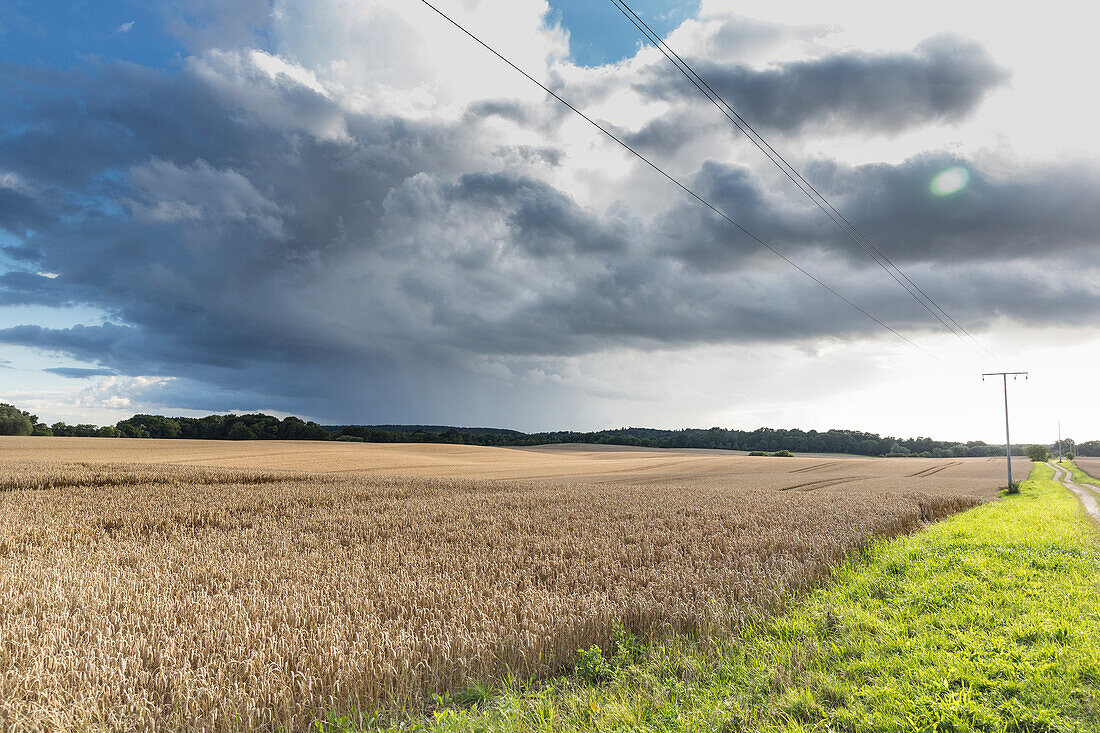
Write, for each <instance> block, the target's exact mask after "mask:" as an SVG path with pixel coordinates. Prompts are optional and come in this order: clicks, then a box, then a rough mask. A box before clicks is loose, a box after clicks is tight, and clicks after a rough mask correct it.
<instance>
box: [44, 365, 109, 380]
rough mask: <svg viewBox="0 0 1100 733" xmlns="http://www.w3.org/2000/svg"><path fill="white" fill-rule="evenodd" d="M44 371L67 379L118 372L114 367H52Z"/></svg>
mask: <svg viewBox="0 0 1100 733" xmlns="http://www.w3.org/2000/svg"><path fill="white" fill-rule="evenodd" d="M42 371H44V372H49V373H50V374H56V375H57V376H59V377H65V378H66V379H90V378H92V377H106V376H111V375H114V374H117V373H118V372H116V371H115V370H114V369H85V368H82V367H50V368H48V369H43V370H42Z"/></svg>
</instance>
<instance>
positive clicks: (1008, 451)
mask: <svg viewBox="0 0 1100 733" xmlns="http://www.w3.org/2000/svg"><path fill="white" fill-rule="evenodd" d="M1021 374H1023V375H1024V379H1025V380H1026V379H1027V372H986V373H985V374H983V375H982V381H983V382H984V381H985V378H986V377H1000V378H1001V381H1003V382H1004V388H1005V459H1006V460H1007V461H1008V488H1010V489H1011V488H1012V439H1011V438H1010V437H1009V435H1008V378H1009V377H1012V379H1013V380H1015V379H1016V378H1017V377H1019V376H1020V375H1021Z"/></svg>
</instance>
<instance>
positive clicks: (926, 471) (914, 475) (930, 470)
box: [908, 461, 962, 478]
mask: <svg viewBox="0 0 1100 733" xmlns="http://www.w3.org/2000/svg"><path fill="white" fill-rule="evenodd" d="M961 465H962V461H952V462H951V463H947V464H943V465H940V466H932V467H931V468H926V469H924V470H923V471H917V472H916V473H911V474H909V476H908V478H927V477H928V476H934V475H936V474H937V473H939V472H940V471H946V470H947V469H949V468H954V467H955V466H961Z"/></svg>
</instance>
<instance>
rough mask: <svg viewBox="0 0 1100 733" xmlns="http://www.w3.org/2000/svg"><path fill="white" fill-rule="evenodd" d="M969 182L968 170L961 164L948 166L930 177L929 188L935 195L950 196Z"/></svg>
mask: <svg viewBox="0 0 1100 733" xmlns="http://www.w3.org/2000/svg"><path fill="white" fill-rule="evenodd" d="M969 182H970V171H968V170H967V169H966V168H963V167H962V166H956V167H954V168H948V169H947V170H945V171H944V172H943V173H940V174H939V175H938V176H936V177H935V178H933V179H932V183H931V184H929V186H928V187H929V188H930V189H931V190H932V193H933V194H935V195H936V196H950V195H951V194H953V193H955V192H956V191H959V190H960V189H962V188H965V187H966V184H967V183H969Z"/></svg>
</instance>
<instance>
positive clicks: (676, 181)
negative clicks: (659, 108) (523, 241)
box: [420, 0, 947, 364]
mask: <svg viewBox="0 0 1100 733" xmlns="http://www.w3.org/2000/svg"><path fill="white" fill-rule="evenodd" d="M420 2H422V3H423V4H424V5H427V6H428V7H429V8H431V9H432V10H433V11H435V12H436V14H438V15H439V16H440V17H441V18H443V19H444V20H446V21H447V22H448V23H450V24H451V25H453V26H454V27H455V28H457V29H458V30H460V31H462V32H463V33H464V34H466V35H467V36H469V37H470V38H471V39H472V40H473V41H475V42H476V43H477V44H478V45H480V46H481V47H482V48H484V49H485V50H487V51H489V53H491V54H493V55H494V56H496V57H497V58H498V59H500V60H501V61H503V62H504V63H505V64H507V65H508V66H510V67H511V68H512V69H513V70H515V71H516V72H518V73H519V74H521V75H522V76H523V77H525V78H526V79H527V80H528V81H530V82H531V83H532V84H534V85H536V86H538V87H539V88H540V89H542V90H543V91H544V92H546V93H547V94H548V95H550V96H551V97H553V98H554V99H556V100H557V101H558V102H560V103H561V104H563V105H564V106H565V107H567V108H569V109H570V110H571V111H573V112H574V113H576V114H577V115H579V116H580V117H581V118H582V119H583V120H584V121H585V122H587V123H588V124H590V125H592V126H593V127H595V128H596V129H597V130H599V131H600V132H602V133H603V134H604V135H606V136H607V137H609V138H611V139H612V140H614V141H615V142H617V143H618V144H619V145H621V146H622V147H623V148H625V149H626V150H628V151H629V152H630V153H632V154H633V155H634V156H635V157H636V158H638V159H639V160H641V161H642V162H643V163H645V164H646V165H647V166H649V167H650V168H652V169H653V170H654V171H656V172H657V173H659V174H660V175H661V176H663V177H664V178H665V179H667V180H668V181H669V182H670V183H672V184H673V185H675V186H676V187H677V188H679V189H680V190H682V191H683V192H684V193H686V194H688V195H689V196H691V197H692V198H693V199H695V200H696V201H698V202H699V203H701V204H702V205H703V206H705V207H707V208H708V209H710V210H711V211H713V212H714V213H715V214H717V215H718V216H719V217H720V218H722V219H724V220H725V221H727V222H728V223H730V224H732V225H733V226H734V227H736V228H737V229H739V230H740V231H741V232H742V233H743V234H745V236H747V237H749V238H750V239H752V240H753V241H754V242H756V243H757V244H759V245H760V246H762V247H764V248H765V249H767V250H768V251H770V252H771V253H772V254H774V255H775V256H776V257H778V258H780V259H781V260H783V261H784V262H786V263H787V264H788V265H790V266H791V267H793V268H794V269H796V270H798V271H799V272H801V273H802V274H803V275H805V276H806V277H808V278H809V279H811V280H813V281H814V282H815V283H817V284H818V285H820V286H821V287H822V288H824V289H825V290H827V291H828V292H830V293H832V294H833V295H834V296H836V297H837V298H839V299H840V300H842V301H844V302H845V303H847V304H848V305H849V306H851V307H852V308H853V309H855V310H856V311H858V312H859V313H862V314H863V315H864V316H866V317H867V318H869V319H870V320H872V321H874V322H875V323H877V324H878V325H879V326H881V327H882V328H884V329H886V330H887V331H889V332H890V333H892V334H894V335H895V336H897V337H898V338H899V339H901V340H902V341H904V342H906V343H907V344H909V345H910V346H912V347H913V348H915V349H917V350H918V351H920V352H922V353H923V354H925V355H926V356H929V357H931V358H933V359H935V360H936V361H938V362H940V363H943V364H947V362H945V361H944V360H943V359H941V358H940V357H938V356H936V355H935V354H933V353H932V352H930V351H928V350H926V349H924V348H923V347H921V346H920V345H919V344H917V343H916V342H914V341H912V340H910V339H909V338H908V337H907V336H905V335H904V334H902V333H901V332H899V331H897V330H896V329H894V328H892V327H891V326H889V325H887V324H886V323H884V322H883V321H881V320H879V319H878V318H876V317H875V316H873V315H871V314H870V313H868V312H867V311H866V310H864V309H863V308H861V307H860V306H858V305H857V304H855V303H854V302H852V301H851V300H849V299H848V298H846V297H845V296H843V295H841V294H840V293H839V292H838V291H837V290H835V289H834V288H832V287H830V286H829V285H828V284H826V283H825V282H823V281H822V280H820V279H818V278H817V277H816V276H815V275H813V274H812V273H811V272H809V271H808V270H806V269H804V268H803V267H801V266H800V265H798V264H797V263H796V262H794V261H793V260H791V259H790V258H789V257H787V256H786V255H784V254H783V253H782V252H780V251H779V250H777V249H776V248H775V247H773V246H772V245H770V244H768V243H767V242H765V241H764V240H763V239H761V238H760V237H758V236H756V235H755V234H753V233H752V232H751V231H749V230H748V229H746V228H745V227H743V226H742V225H741V224H738V223H737V222H736V221H734V220H733V219H732V218H730V216H729V215H727V214H726V213H725V212H723V211H722V210H721V209H719V208H718V207H717V206H715V205H714V204H712V203H710V202H709V201H707V200H706V199H704V198H703V197H702V196H700V195H699V194H697V193H696V192H695V191H693V190H692V189H691V188H689V187H688V186H687V185H686V184H684V183H682V182H680V180H679V179H677V178H676V177H674V176H673V175H671V174H670V173H667V172H666V171H665V170H664V169H663V168H661V167H660V166H658V165H657V164H656V163H654V162H652V161H651V160H649V158H647V157H645V156H644V155H642V154H641V153H639V152H638V151H637V150H635V149H634V148H633V147H631V146H630V145H628V144H627V143H625V142H624V141H623V140H621V139H620V138H619V137H617V136H616V135H615V134H614V133H612V132H611V131H610V130H608V129H607V128H606V127H604V126H603V125H601V124H599V123H598V122H596V121H595V120H593V119H592V118H591V117H589V116H588V115H586V114H585V113H584V112H582V111H581V110H579V109H577V108H576V107H574V106H573V105H572V104H570V103H569V102H567V101H566V100H565V99H563V98H562V97H561V96H560V95H558V94H557V93H556V92H554V91H552V90H551V89H550V88H549V87H547V86H546V85H545V84H543V83H542V82H540V81H539V80H538V79H536V78H535V77H533V76H531V75H530V74H528V73H527V72H526V71H524V70H523V69H521V68H520V67H519V66H516V65H515V64H514V63H512V61H510V60H509V59H508V58H506V57H505V56H503V55H502V54H501V53H500V52H498V51H497V50H496V49H494V48H493V47H492V46H490V45H489V44H487V43H486V42H485V41H483V40H481V39H480V38H478V37H477V36H476V35H474V34H473V33H472V32H471V31H469V30H467V29H466V28H465V27H464V26H463V25H461V24H460V23H458V21H456V20H454V19H453V18H451V17H450V16H449V15H447V14H446V13H444V12H443V11H442V10H440V9H439V8H437V7H436V6H435V5H433V4H432V3H430V2H428V0H420Z"/></svg>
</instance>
